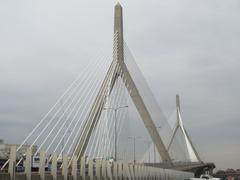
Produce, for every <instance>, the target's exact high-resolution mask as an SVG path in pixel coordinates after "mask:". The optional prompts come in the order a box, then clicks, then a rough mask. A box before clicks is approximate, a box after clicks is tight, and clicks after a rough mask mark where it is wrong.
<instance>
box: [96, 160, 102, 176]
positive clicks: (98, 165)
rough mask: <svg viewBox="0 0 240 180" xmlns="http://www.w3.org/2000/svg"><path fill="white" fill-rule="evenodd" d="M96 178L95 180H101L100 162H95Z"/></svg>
mask: <svg viewBox="0 0 240 180" xmlns="http://www.w3.org/2000/svg"><path fill="white" fill-rule="evenodd" d="M96 176H97V180H101V162H100V161H99V160H97V162H96Z"/></svg>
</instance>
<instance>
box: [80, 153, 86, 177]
mask: <svg viewBox="0 0 240 180" xmlns="http://www.w3.org/2000/svg"><path fill="white" fill-rule="evenodd" d="M80 168H81V170H80V175H81V177H82V179H83V180H85V178H86V159H85V156H83V157H82V158H81V166H80Z"/></svg>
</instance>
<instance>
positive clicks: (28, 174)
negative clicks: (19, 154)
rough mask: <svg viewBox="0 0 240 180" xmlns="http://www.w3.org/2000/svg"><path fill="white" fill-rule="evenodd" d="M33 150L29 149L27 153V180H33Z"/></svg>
mask: <svg viewBox="0 0 240 180" xmlns="http://www.w3.org/2000/svg"><path fill="white" fill-rule="evenodd" d="M31 171H32V148H28V149H27V152H26V161H25V174H26V177H27V180H31V175H32V172H31Z"/></svg>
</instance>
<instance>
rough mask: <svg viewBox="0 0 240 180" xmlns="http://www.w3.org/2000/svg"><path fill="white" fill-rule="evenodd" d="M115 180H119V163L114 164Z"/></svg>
mask: <svg viewBox="0 0 240 180" xmlns="http://www.w3.org/2000/svg"><path fill="white" fill-rule="evenodd" d="M113 178H114V180H117V179H118V166H117V162H113Z"/></svg>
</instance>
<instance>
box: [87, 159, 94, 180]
mask: <svg viewBox="0 0 240 180" xmlns="http://www.w3.org/2000/svg"><path fill="white" fill-rule="evenodd" d="M88 176H89V177H90V180H93V160H92V159H90V160H89V161H88Z"/></svg>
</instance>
